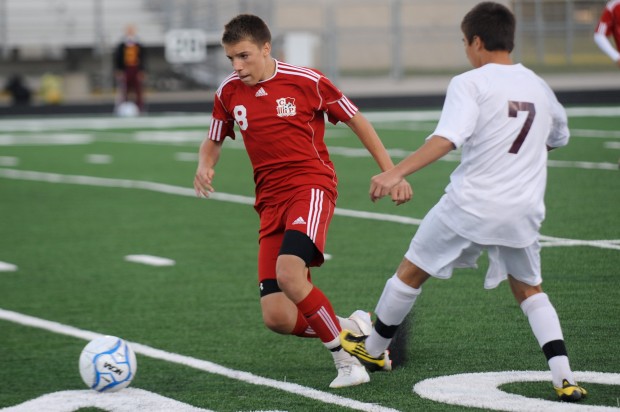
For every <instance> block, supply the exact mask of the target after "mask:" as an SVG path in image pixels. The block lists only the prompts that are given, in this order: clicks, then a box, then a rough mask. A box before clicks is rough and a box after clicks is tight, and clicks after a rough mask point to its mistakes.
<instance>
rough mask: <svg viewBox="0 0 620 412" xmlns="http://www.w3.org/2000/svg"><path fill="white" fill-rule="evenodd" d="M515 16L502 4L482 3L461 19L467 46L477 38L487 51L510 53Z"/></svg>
mask: <svg viewBox="0 0 620 412" xmlns="http://www.w3.org/2000/svg"><path fill="white" fill-rule="evenodd" d="M515 26H516V22H515V16H514V15H513V14H512V12H511V11H510V10H509V9H508V8H507V7H506V6H504V5H503V4H499V3H494V2H490V1H487V2H483V3H479V4H478V5H476V6H475V7H474V8H473V9H471V10H470V11H469V13H467V14H466V15H465V17H463V21H462V22H461V30H462V31H463V34H464V35H465V38H466V40H467V43H468V44H471V43H472V42H473V41H474V37H475V36H478V37H479V38H480V40H482V42H483V43H484V48H485V49H486V50H488V51H496V50H505V51H507V52H511V51H512V49H513V48H514V44H515V41H514V39H515Z"/></svg>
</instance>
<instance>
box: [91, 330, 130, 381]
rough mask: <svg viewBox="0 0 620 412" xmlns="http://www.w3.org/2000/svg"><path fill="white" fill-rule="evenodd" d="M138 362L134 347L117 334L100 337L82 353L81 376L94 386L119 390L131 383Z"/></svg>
mask: <svg viewBox="0 0 620 412" xmlns="http://www.w3.org/2000/svg"><path fill="white" fill-rule="evenodd" d="M137 370H138V364H137V363H136V355H135V353H134V352H133V350H132V349H131V347H130V346H129V345H128V344H127V342H125V341H124V340H123V339H121V338H117V337H116V336H101V337H99V338H97V339H94V340H92V341H90V342H89V343H88V344H87V345H86V346H85V347H84V349H82V353H81V354H80V375H81V376H82V380H83V381H84V383H85V384H86V386H88V387H89V388H91V389H94V390H96V391H98V392H116V391H118V390H121V389H123V388H126V387H127V386H129V384H130V383H131V381H132V380H133V378H134V377H135V376H136V371H137Z"/></svg>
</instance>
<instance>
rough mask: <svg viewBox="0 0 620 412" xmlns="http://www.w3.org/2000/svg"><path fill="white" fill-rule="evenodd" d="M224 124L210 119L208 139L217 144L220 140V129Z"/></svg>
mask: <svg viewBox="0 0 620 412" xmlns="http://www.w3.org/2000/svg"><path fill="white" fill-rule="evenodd" d="M223 126H224V122H223V121H221V120H217V119H211V126H210V127H209V139H211V140H214V141H216V142H219V141H220V140H222V127H223Z"/></svg>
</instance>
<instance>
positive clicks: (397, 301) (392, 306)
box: [366, 275, 422, 356]
mask: <svg viewBox="0 0 620 412" xmlns="http://www.w3.org/2000/svg"><path fill="white" fill-rule="evenodd" d="M421 291H422V289H416V288H412V287H411V286H409V285H407V284H405V283H404V282H403V281H402V280H400V279H399V278H398V276H396V275H394V276H392V277H391V278H390V279H388V281H387V282H386V283H385V288H384V289H383V293H382V294H381V297H380V298H379V302H378V303H377V308H376V309H375V313H376V315H377V321H376V322H375V327H374V330H373V333H371V334H370V336H369V337H368V339H366V350H367V351H368V353H369V354H370V355H371V356H380V355H381V354H382V353H383V352H385V350H386V349H387V348H388V346H389V345H390V342H391V340H392V338H393V337H394V335H395V334H396V331H397V330H398V327H399V326H400V324H402V323H403V321H404V320H405V317H406V316H407V314H408V313H409V312H410V311H411V308H412V307H413V304H414V303H415V301H416V298H417V297H418V295H419V294H420V293H421Z"/></svg>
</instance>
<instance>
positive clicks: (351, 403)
mask: <svg viewBox="0 0 620 412" xmlns="http://www.w3.org/2000/svg"><path fill="white" fill-rule="evenodd" d="M0 319H4V320H6V321H9V322H13V323H18V324H20V325H24V326H30V327H34V328H38V329H43V330H47V331H49V332H53V333H57V334H60V335H67V336H71V337H74V338H79V339H84V340H87V341H89V340H92V339H95V338H97V337H99V336H102V334H100V333H96V332H91V331H87V330H83V329H78V328H75V327H73V326H68V325H63V324H62V323H58V322H52V321H49V320H45V319H40V318H35V317H33V316H28V315H24V314H21V313H18V312H13V311H9V310H5V309H1V308H0ZM129 343H130V345H131V347H132V349H133V350H134V352H136V353H138V354H140V355H144V356H148V357H149V358H153V359H159V360H163V361H167V362H171V363H176V364H179V365H185V366H189V367H190V368H194V369H198V370H202V371H205V372H208V373H213V374H216V375H221V376H225V377H227V378H230V379H235V380H238V381H242V382H245V383H249V384H252V385H260V386H267V387H270V388H274V389H278V390H282V391H285V392H290V393H292V394H295V395H299V396H304V397H306V398H310V399H314V400H317V401H320V402H324V403H329V404H333V405H338V406H342V407H345V408H351V409H355V410H359V411H368V412H395V411H397V410H396V409H392V408H386V407H382V406H379V405H376V404H370V403H364V402H360V401H356V400H354V399H349V398H344V397H342V396H337V395H334V394H331V393H329V392H323V391H319V390H316V389H313V388H308V387H306V386H302V385H298V384H295V383H290V382H282V381H278V380H275V379H269V378H263V377H262V376H258V375H254V374H251V373H249V372H244V371H239V370H235V369H230V368H226V367H224V366H221V365H218V364H216V363H213V362H209V361H206V360H202V359H196V358H192V357H190V356H184V355H179V354H177V353H172V352H166V351H164V350H161V349H156V348H152V347H150V346H146V345H142V344H140V343H136V342H129Z"/></svg>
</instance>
